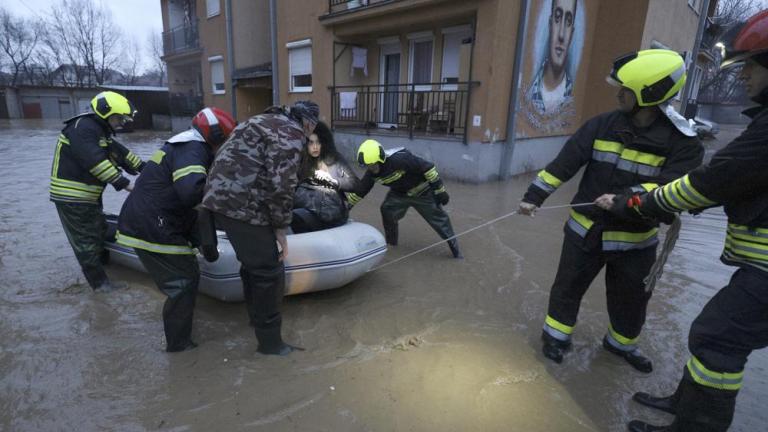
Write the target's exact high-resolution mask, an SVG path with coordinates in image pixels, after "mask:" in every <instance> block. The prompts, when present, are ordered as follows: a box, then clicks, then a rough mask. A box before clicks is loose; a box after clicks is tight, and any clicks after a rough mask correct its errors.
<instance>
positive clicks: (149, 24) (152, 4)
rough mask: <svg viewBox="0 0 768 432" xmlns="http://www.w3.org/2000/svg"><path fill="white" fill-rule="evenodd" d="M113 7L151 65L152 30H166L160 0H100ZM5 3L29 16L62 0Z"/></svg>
mask: <svg viewBox="0 0 768 432" xmlns="http://www.w3.org/2000/svg"><path fill="white" fill-rule="evenodd" d="M96 1H97V2H100V3H101V4H103V5H104V6H106V7H107V8H108V9H109V10H110V11H112V22H114V23H115V24H117V25H118V26H120V28H121V29H122V31H123V34H125V35H126V36H128V37H131V38H133V39H135V40H136V43H137V44H138V45H139V47H140V48H141V50H142V55H143V56H144V57H145V58H144V60H145V67H147V66H149V64H148V62H149V56H148V55H147V52H146V46H147V39H148V38H149V33H150V32H156V33H161V32H162V31H163V18H162V15H161V14H160V0H96ZM0 3H2V5H3V7H4V8H5V9H6V10H8V11H9V12H11V13H12V14H14V15H24V16H26V17H34V16H35V15H38V16H41V17H42V16H47V15H48V14H49V12H50V10H51V5H53V4H57V3H59V2H58V0H2V1H0Z"/></svg>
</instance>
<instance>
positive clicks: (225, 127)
mask: <svg viewBox="0 0 768 432" xmlns="http://www.w3.org/2000/svg"><path fill="white" fill-rule="evenodd" d="M235 126H237V122H236V121H235V119H233V118H232V116H231V115H229V113H228V112H226V111H224V110H220V109H218V108H211V107H206V108H203V109H202V110H201V111H200V112H199V113H197V114H196V115H195V117H193V118H192V127H193V128H195V129H196V130H197V131H198V132H200V135H202V136H203V138H205V142H207V143H208V144H210V145H212V146H219V145H221V144H223V143H224V141H226V140H227V138H228V137H229V134H231V133H232V131H233V130H234V129H235Z"/></svg>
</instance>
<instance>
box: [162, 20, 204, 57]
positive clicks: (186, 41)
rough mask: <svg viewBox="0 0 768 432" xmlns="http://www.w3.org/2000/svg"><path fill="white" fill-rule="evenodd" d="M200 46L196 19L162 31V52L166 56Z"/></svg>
mask: <svg viewBox="0 0 768 432" xmlns="http://www.w3.org/2000/svg"><path fill="white" fill-rule="evenodd" d="M198 47H200V38H199V34H198V31H197V20H195V21H193V22H192V23H190V24H184V25H180V26H178V27H176V28H173V29H171V30H168V31H164V32H163V53H164V54H165V55H167V56H169V55H173V54H179V53H183V52H185V51H190V50H193V49H195V48H198Z"/></svg>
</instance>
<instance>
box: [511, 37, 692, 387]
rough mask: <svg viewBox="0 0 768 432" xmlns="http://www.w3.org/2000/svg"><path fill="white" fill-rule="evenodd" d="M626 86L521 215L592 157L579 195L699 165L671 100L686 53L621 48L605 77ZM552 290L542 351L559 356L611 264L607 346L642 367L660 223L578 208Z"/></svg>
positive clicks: (566, 149) (575, 140) (646, 183)
mask: <svg viewBox="0 0 768 432" xmlns="http://www.w3.org/2000/svg"><path fill="white" fill-rule="evenodd" d="M607 80H608V82H609V83H610V84H612V85H615V86H617V87H618V88H619V91H618V94H617V98H618V104H619V109H618V110H615V111H611V112H607V113H604V114H600V115H598V116H596V117H594V118H592V119H590V120H588V121H587V122H586V123H585V124H584V125H583V126H582V127H581V128H579V130H577V131H576V133H575V134H573V136H571V137H570V139H568V141H566V143H565V145H564V146H563V148H562V150H561V151H560V153H559V154H558V155H557V157H556V158H555V159H554V160H553V161H552V162H550V163H549V164H548V165H547V166H546V167H545V168H544V169H543V170H542V171H540V172H539V173H538V175H537V176H536V178H535V179H534V181H533V182H532V183H531V185H530V186H529V187H528V191H527V192H526V193H525V195H524V197H523V199H522V202H521V203H520V210H519V212H520V213H521V214H527V215H532V214H533V213H534V212H535V210H536V208H537V207H539V206H541V205H542V203H543V202H544V200H546V199H547V197H549V196H550V195H551V194H552V193H554V192H555V190H557V188H558V187H560V185H561V184H563V183H564V182H566V181H568V180H570V179H571V178H572V177H573V176H574V175H576V173H577V172H578V171H579V170H580V169H581V168H582V167H584V166H586V168H585V170H584V174H583V175H582V178H581V182H580V184H579V190H578V192H577V193H576V196H575V197H573V200H572V201H571V203H572V204H582V203H592V202H593V201H594V200H595V198H597V197H599V196H601V195H603V194H605V193H629V192H634V191H649V190H653V189H654V188H657V187H659V186H660V185H663V184H665V183H667V182H669V181H671V180H674V179H675V178H677V177H679V176H680V175H681V174H683V173H685V172H687V171H689V170H691V169H693V168H695V167H697V166H698V165H699V164H700V163H701V161H702V157H703V154H704V150H703V148H702V146H701V143H700V142H699V140H698V139H697V137H696V133H695V132H694V131H693V130H691V128H690V127H689V126H688V123H687V121H686V120H685V119H684V118H682V116H680V115H679V114H678V113H677V112H676V111H675V110H674V109H673V108H672V107H671V106H670V105H668V103H667V101H668V100H669V99H670V98H672V97H673V96H674V95H675V94H676V93H677V92H678V91H679V90H680V89H681V88H682V87H683V84H684V83H685V64H684V61H683V58H682V57H680V55H679V54H677V53H676V52H673V51H668V50H659V49H651V50H645V51H639V52H634V53H630V54H627V55H624V56H621V57H619V58H618V59H617V60H616V61H615V62H614V64H613V69H612V70H611V72H610V75H609V76H608V78H607ZM564 231H565V240H564V242H563V248H562V252H561V256H560V263H559V266H558V269H557V275H556V276H555V281H554V283H553V285H552V289H551V291H550V296H549V306H548V310H547V315H546V317H545V320H544V328H543V332H542V340H543V347H542V351H543V353H544V356H545V357H547V358H549V359H551V360H553V361H555V362H556V363H561V362H562V361H563V355H564V353H565V352H566V351H567V350H568V349H569V348H570V347H571V335H572V333H573V331H574V328H575V326H576V318H577V315H578V312H579V306H580V304H581V299H582V297H583V296H584V294H585V293H586V291H587V289H588V288H589V286H590V284H591V283H592V281H593V280H594V279H595V277H596V276H597V274H598V273H599V272H600V270H601V269H602V268H603V267H605V268H606V271H605V285H606V297H607V305H608V316H609V318H610V320H609V322H608V325H607V326H606V327H607V329H606V333H605V337H604V338H603V347H604V348H605V349H606V350H607V351H608V352H610V353H613V354H615V355H617V356H619V357H621V358H623V359H625V360H626V361H627V362H628V363H629V364H630V365H631V366H633V367H634V368H635V369H637V370H639V371H641V372H645V373H649V372H651V371H652V370H653V365H652V363H651V361H650V360H649V359H648V358H646V357H645V356H643V355H642V354H641V353H640V351H639V350H638V348H637V343H638V338H639V336H640V331H641V330H642V327H643V324H644V323H645V313H646V306H647V304H648V300H649V299H650V297H651V293H650V292H647V291H646V289H645V284H644V282H643V279H644V278H645V277H646V275H648V273H649V271H650V269H651V266H652V265H653V263H654V262H655V260H656V245H657V244H658V239H657V237H656V233H657V231H658V223H657V222H656V221H647V220H629V219H624V218H620V217H617V216H615V215H613V214H611V213H609V212H607V211H605V210H603V209H601V208H599V207H597V206H582V207H577V208H573V209H571V211H570V216H569V218H568V220H567V222H566V224H565V228H564Z"/></svg>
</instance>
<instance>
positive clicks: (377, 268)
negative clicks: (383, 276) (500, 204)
mask: <svg viewBox="0 0 768 432" xmlns="http://www.w3.org/2000/svg"><path fill="white" fill-rule="evenodd" d="M591 205H595V203H581V204H564V205H556V206H548V207H538V208H536V211H539V210H554V209H559V208H566V207H570V208H574V207H586V206H591ZM516 214H518V211H517V210H515V211H513V212H510V213H507V214H505V215H501V216H499V217H497V218H494V219H491V220H489V221H487V222H484V223H482V224H480V225H478V226H476V227H474V228H470V229H468V230H466V231H462V232H460V233H458V234H454V235H453V236H451V237H448V238H446V239H443V240H440V241H439V242H435V243H432V244H431V245H429V246H426V247H423V248H421V249H419V250H417V251H415V252H411V253H409V254H407V255H403V256H401V257H400V258H397V259H393V260H392V261H388V262H385V263H384V264H382V265H380V266H377V267H374V268H372V269H370V270H368V272H374V271H376V270H381V269H383V268H384V267H387V266H389V265H392V264H395V263H397V262H400V261H402V260H404V259H406V258H410V257H412V256H414V255H417V254H420V253H422V252H424V251H425V250H428V249H432V248H433V247H435V246H439V245H441V244H443V243H445V242H447V241H449V240H453V239H455V238H459V237H461V236H463V235H464V234H469V233H471V232H472V231H475V230H479V229H480V228H483V227H486V226H488V225H491V224H494V223H496V222H498V221H500V220H502V219H506V218H508V217H510V216H513V215H516Z"/></svg>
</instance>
